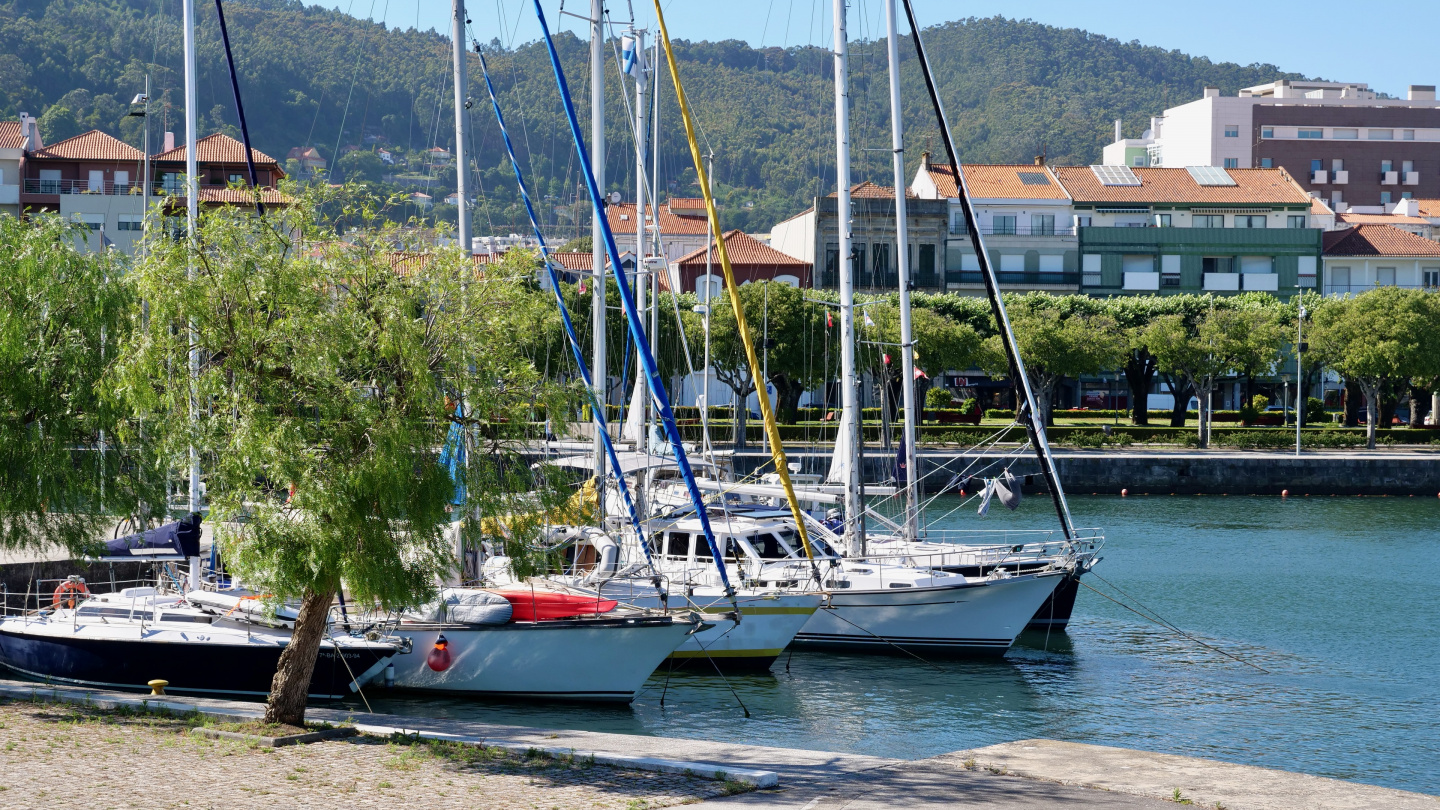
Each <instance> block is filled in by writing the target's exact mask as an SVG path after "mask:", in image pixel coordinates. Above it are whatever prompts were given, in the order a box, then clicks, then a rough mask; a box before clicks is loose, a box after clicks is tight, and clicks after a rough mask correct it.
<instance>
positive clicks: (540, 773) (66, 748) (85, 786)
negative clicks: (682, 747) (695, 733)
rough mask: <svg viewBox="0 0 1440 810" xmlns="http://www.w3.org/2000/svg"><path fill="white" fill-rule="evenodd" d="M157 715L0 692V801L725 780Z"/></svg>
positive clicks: (534, 793) (421, 797)
mask: <svg viewBox="0 0 1440 810" xmlns="http://www.w3.org/2000/svg"><path fill="white" fill-rule="evenodd" d="M196 723H197V721H196V720H194V719H182V718H173V717H166V716H156V715H128V714H124V713H119V714H117V713H107V712H101V711H92V710H88V709H84V708H80V707H75V706H67V705H61V704H50V703H28V702H18V701H0V807H5V808H14V809H15V810H22V809H28V808H37V809H38V808H45V810H52V809H53V808H56V807H85V808H87V809H88V808H112V807H113V808H173V807H186V808H210V807H214V808H224V809H225V810H247V809H248V808H272V807H283V808H287V810H301V809H302V808H350V807H386V808H400V807H424V808H427V810H429V809H430V808H448V807H455V808H461V807H463V808H466V810H486V809H487V808H507V809H508V808H520V809H521V810H526V809H529V810H570V809H571V808H607V809H608V808H614V809H615V810H651V809H652V808H660V807H670V806H674V805H680V804H691V803H694V802H697V801H701V800H703V799H706V798H712V797H715V796H721V795H725V794H726V793H727V792H729V791H728V789H727V786H726V785H725V784H722V783H719V782H713V781H709V780H703V779H697V778H693V777H687V776H682V775H673V774H660V773H650V772H645V771H630V770H622V769H615V768H607V767H600V766H587V765H586V763H584V762H561V761H556V760H551V759H548V758H544V757H539V758H526V757H522V756H516V755H509V754H505V753H503V752H499V751H496V750H494V749H491V750H488V751H486V750H480V749H477V748H475V747H464V746H458V745H448V744H433V743H427V742H404V741H399V742H397V741H393V740H386V739H381V738H378V737H372V736H360V737H355V738H351V739H349V740H332V741H328V742H323V743H316V744H312V745H299V746H291V747H286V748H260V747H251V746H250V745H248V744H246V743H243V742H237V741H230V740H212V739H209V738H205V737H200V736H198V735H193V734H191V733H190V728H191V727H192V726H194V725H195V724H196Z"/></svg>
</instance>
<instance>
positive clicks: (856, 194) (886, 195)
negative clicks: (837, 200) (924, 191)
mask: <svg viewBox="0 0 1440 810" xmlns="http://www.w3.org/2000/svg"><path fill="white" fill-rule="evenodd" d="M825 196H827V197H836V196H839V193H838V192H834V191H832V192H830V193H829V194H827V195H825ZM905 196H906V197H910V198H912V199H913V198H914V197H915V192H913V191H911V190H910V189H908V188H907V189H905ZM850 199H852V200H893V199H895V187H894V186H877V185H875V184H874V183H872V182H870V181H869V180H866V181H865V182H863V183H856V184H855V185H853V186H851V187H850Z"/></svg>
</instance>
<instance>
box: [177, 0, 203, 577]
mask: <svg viewBox="0 0 1440 810" xmlns="http://www.w3.org/2000/svg"><path fill="white" fill-rule="evenodd" d="M181 16H182V17H183V18H184V19H183V20H182V21H181V24H182V25H183V26H184V28H185V238H186V240H187V241H188V242H189V243H190V245H189V246H190V257H189V266H188V268H187V269H186V275H187V276H188V277H189V278H192V279H193V278H194V277H195V250H196V246H197V243H196V235H195V229H196V227H197V226H198V222H197V220H199V218H200V170H199V168H198V167H197V166H196V157H195V141H196V133H195V130H196V120H195V119H196V109H195V108H196V107H197V106H198V104H199V102H198V101H197V100H196V92H195V86H196V81H195V0H184V2H183V4H182V11H181ZM189 330H190V403H189V405H190V423H191V425H194V424H195V423H196V422H198V421H199V420H200V398H199V392H198V390H197V386H198V380H199V377H200V350H199V348H198V347H197V346H196V343H197V341H196V339H195V338H196V334H195V321H194V319H191V321H190V326H189ZM200 505H201V503H200V453H199V451H198V450H196V448H195V445H194V444H191V445H190V520H191V521H192V522H193V523H197V524H198V520H199V515H200ZM197 528H198V525H197ZM190 587H192V588H198V587H200V558H199V557H191V558H190Z"/></svg>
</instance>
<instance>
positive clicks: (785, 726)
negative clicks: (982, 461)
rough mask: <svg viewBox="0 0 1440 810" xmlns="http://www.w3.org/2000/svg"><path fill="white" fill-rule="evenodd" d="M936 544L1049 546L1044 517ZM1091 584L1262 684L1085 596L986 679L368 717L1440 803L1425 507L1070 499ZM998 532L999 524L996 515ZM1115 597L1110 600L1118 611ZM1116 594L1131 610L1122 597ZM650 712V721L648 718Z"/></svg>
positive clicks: (418, 709) (1434, 532)
mask: <svg viewBox="0 0 1440 810" xmlns="http://www.w3.org/2000/svg"><path fill="white" fill-rule="evenodd" d="M958 504H959V501H958V499H954V498H950V499H945V498H942V499H940V500H939V501H937V502H936V503H934V504H932V505H931V507H930V508H929V509H928V510H927V513H928V514H929V515H931V516H932V518H931V519H932V521H934V523H933V524H932V525H934V526H936V527H937V528H982V527H986V526H991V527H998V526H1000V525H1002V524H1003V525H1004V526H1006V527H1015V528H1022V527H1026V526H1033V527H1036V528H1050V527H1053V526H1054V521H1055V518H1054V514H1053V512H1050V511H1049V508H1048V507H1049V502H1048V500H1047V499H1045V498H1043V497H1034V498H1027V499H1026V500H1025V501H1024V503H1022V505H1021V507H1020V509H1019V511H1018V512H1016V513H1014V514H1010V513H1003V514H997V513H992V515H991V517H989V518H987V519H985V520H984V521H981V520H980V519H978V518H977V517H976V516H975V514H974V511H973V507H967V508H964V509H961V510H957V511H955V512H954V513H952V514H950V515H949V516H947V517H944V518H942V519H940V520H936V518H939V517H940V516H941V515H944V514H945V513H946V512H947V511H948V510H950V509H952V508H954V507H956V506H958ZM1071 508H1072V511H1073V512H1074V513H1075V517H1076V522H1077V525H1080V526H1103V527H1105V529H1106V532H1107V535H1108V542H1107V545H1106V553H1105V555H1104V556H1105V559H1104V561H1103V562H1102V563H1101V564H1100V566H1099V567H1098V568H1097V569H1096V572H1095V573H1096V574H1098V576H1099V577H1103V578H1104V580H1106V581H1108V582H1109V583H1113V587H1112V586H1109V585H1107V584H1106V582H1102V581H1100V580H1099V579H1098V578H1087V579H1086V580H1085V581H1086V582H1087V583H1090V584H1092V585H1094V586H1095V587H1096V588H1098V589H1100V590H1103V591H1106V592H1108V593H1109V594H1111V595H1112V596H1114V597H1115V598H1117V599H1120V600H1122V601H1127V602H1130V603H1132V604H1133V603H1137V602H1138V603H1139V604H1143V605H1145V606H1147V607H1149V608H1150V609H1152V610H1153V611H1155V612H1157V613H1159V614H1160V615H1161V616H1163V617H1164V618H1166V619H1167V620H1169V621H1170V622H1172V623H1174V624H1175V625H1177V626H1179V627H1180V628H1181V629H1183V630H1185V631H1186V632H1188V633H1191V634H1193V635H1195V636H1196V637H1197V638H1199V639H1200V640H1202V641H1204V642H1205V643H1207V644H1210V645H1213V646H1214V647H1216V648H1218V649H1220V650H1223V651H1224V652H1226V653H1229V654H1230V655H1233V656H1235V657H1237V658H1239V659H1242V660H1243V661H1245V662H1249V663H1250V664H1254V665H1255V666H1258V667H1260V668H1263V670H1265V671H1263V672H1262V671H1260V669H1256V668H1254V667H1252V666H1249V665H1247V664H1245V663H1240V662H1237V661H1235V660H1232V659H1230V658H1227V657H1225V656H1224V655H1220V654H1217V653H1215V652H1212V651H1210V650H1207V649H1205V648H1204V647H1202V646H1200V645H1199V644H1197V643H1195V642H1192V641H1189V640H1186V639H1184V638H1181V637H1180V636H1178V635H1177V634H1175V633H1174V632H1172V631H1170V630H1168V629H1165V628H1163V627H1160V626H1158V625H1156V624H1154V623H1152V622H1150V621H1147V620H1145V619H1142V618H1141V617H1139V616H1137V615H1136V614H1135V613H1132V612H1130V611H1129V610H1127V609H1126V608H1125V607H1122V606H1121V605H1118V604H1116V603H1114V602H1111V601H1108V600H1106V599H1105V598H1103V597H1101V596H1099V595H1097V594H1096V593H1095V592H1094V591H1091V590H1089V589H1087V588H1082V589H1081V594H1080V598H1079V601H1078V604H1077V606H1076V611H1075V620H1074V621H1073V623H1072V624H1071V625H1070V629H1069V630H1068V631H1067V632H1066V633H1063V634H1061V633H1055V634H1051V635H1050V636H1049V638H1048V639H1047V638H1046V636H1045V634H1044V633H1038V634H1037V633H1026V634H1024V635H1022V637H1021V640H1020V642H1019V643H1018V644H1017V645H1016V646H1015V647H1014V648H1013V649H1012V650H1011V651H1010V653H1009V654H1008V655H1007V656H1006V658H1004V659H1002V660H988V661H986V660H980V661H943V660H937V661H933V662H929V663H926V662H921V661H918V660H916V659H914V658H906V657H888V656H874V657H870V656H840V655H830V654H823V653H813V652H812V653H795V654H794V655H793V657H791V658H790V660H789V662H788V672H787V661H786V659H785V658H784V657H782V658H781V660H780V661H779V662H777V663H776V665H775V667H774V670H773V672H772V673H771V674H769V675H763V676H756V675H752V676H731V677H730V678H729V685H730V686H733V687H734V688H735V690H736V692H737V693H738V694H739V696H740V699H742V700H743V701H744V702H745V705H746V706H747V707H749V710H750V713H751V715H752V716H751V717H750V718H749V719H746V718H745V717H744V715H743V713H742V712H741V710H740V708H739V706H738V705H737V703H736V699H735V697H734V696H732V695H731V693H730V691H729V690H728V689H727V688H726V684H725V683H724V682H723V681H721V679H720V678H718V677H716V676H715V675H713V674H711V675H699V674H692V673H690V672H681V671H677V672H675V673H673V674H671V675H669V677H668V683H667V677H666V675H665V673H663V672H662V673H659V674H657V675H656V676H654V677H653V678H651V681H650V684H649V687H648V689H647V690H646V691H645V692H644V693H643V694H642V695H641V696H640V698H639V699H638V700H637V701H636V702H635V703H634V704H633V705H631V706H628V707H605V706H550V707H540V706H526V705H521V704H482V703H474V702H469V701H465V700H460V699H448V698H433V697H409V696H394V695H392V696H382V697H380V698H379V699H378V700H376V699H375V698H374V696H373V694H372V702H373V703H375V708H376V710H377V711H390V712H398V713H407V714H421V715H431V716H445V717H453V718H457V719H469V720H476V721H484V722H493V723H514V724H521V725H540V726H549V727H554V728H583V729H590V730H595V731H610V732H620V733H632V734H655V735H664V736H675V737H688V738H696V739H711V740H721V741H726V742H736V743H749V744H756V745H775V746H785V747H793V748H813V749H822V750H832V751H846V752H853V753H863V754H872V755H877V756H885V757H899V758H916V757H926V756H932V755H935V754H940V753H944V752H947V751H954V750H957V749H963V748H971V747H975V746H982V745H989V744H992V743H998V742H1006V741H1010V740H1017V739H1024V738H1032V737H1048V738H1054V739H1060V740H1073V741H1078V742H1087V743H1097V744H1102V745H1114V746H1121V747H1127V748H1140V749H1145V750H1152V751H1163V752H1170V753H1178V754H1188V755H1194V756H1202V757H1209V758H1214V759H1220V760H1225V761H1230V762H1239V763H1245V764H1252V765H1261V766H1267V767H1273V768H1281V769H1285V770H1294V771H1302V772H1305V773H1311V774H1317V775H1321V776H1331V777H1336V778H1341V779H1350V780H1354V781H1358V782H1367V783H1371V784H1377V785H1385V786H1389V787H1396V788H1402V789H1408V790H1418V791H1422V792H1427V793H1440V723H1437V722H1436V721H1435V715H1436V705H1437V704H1440V631H1437V626H1440V599H1437V596H1436V592H1437V585H1440V499H1429V498H1313V497H1312V498H1290V499H1288V500H1282V499H1279V498H1261V497H1233V496H1232V497H1220V496H1208V497H1182V496H1168V495H1166V496H1155V495H1152V496H1131V497H1128V498H1118V497H1075V498H1072V502H1071ZM1001 511H1002V512H1003V510H1001ZM1117 588H1118V590H1117ZM1120 591H1123V592H1124V593H1125V594H1128V598H1127V597H1126V596H1124V595H1122V594H1121V593H1120ZM662 694H663V695H664V705H663V706H662V705H661V696H662Z"/></svg>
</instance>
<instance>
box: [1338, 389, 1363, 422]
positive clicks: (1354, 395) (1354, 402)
mask: <svg viewBox="0 0 1440 810" xmlns="http://www.w3.org/2000/svg"><path fill="white" fill-rule="evenodd" d="M1360 396H1361V394H1360V386H1358V385H1356V384H1355V383H1353V382H1351V381H1350V380H1346V381H1345V393H1344V394H1343V395H1342V399H1341V402H1340V404H1341V406H1342V408H1343V410H1344V414H1345V427H1356V426H1358V425H1359V424H1360Z"/></svg>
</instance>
